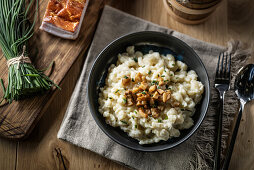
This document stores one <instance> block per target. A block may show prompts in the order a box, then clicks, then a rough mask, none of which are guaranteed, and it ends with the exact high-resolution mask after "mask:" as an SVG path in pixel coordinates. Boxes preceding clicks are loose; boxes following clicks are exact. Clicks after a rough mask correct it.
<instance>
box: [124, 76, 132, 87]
mask: <svg viewBox="0 0 254 170" xmlns="http://www.w3.org/2000/svg"><path fill="white" fill-rule="evenodd" d="M130 82H131V79H130V78H129V77H127V78H123V79H122V84H123V85H124V86H126V85H128V84H129V83H130Z"/></svg>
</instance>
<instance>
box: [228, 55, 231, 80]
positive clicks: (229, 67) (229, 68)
mask: <svg viewBox="0 0 254 170" xmlns="http://www.w3.org/2000/svg"><path fill="white" fill-rule="evenodd" d="M230 72H231V54H229V61H228V72H227V76H228V77H229V78H230Z"/></svg>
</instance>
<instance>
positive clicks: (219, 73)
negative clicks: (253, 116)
mask: <svg viewBox="0 0 254 170" xmlns="http://www.w3.org/2000/svg"><path fill="white" fill-rule="evenodd" d="M230 65H231V54H228V53H225V54H224V53H221V54H220V55H219V58H218V63H217V69H216V76H215V88H216V89H217V90H218V92H219V94H220V103H219V113H218V115H217V116H218V124H217V128H218V129H217V134H216V137H217V138H216V148H215V156H214V166H213V169H214V170H219V169H220V156H221V136H222V116H223V105H224V95H225V92H226V91H227V90H229V84H230V77H231V76H230Z"/></svg>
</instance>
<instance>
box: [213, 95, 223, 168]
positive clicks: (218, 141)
mask: <svg viewBox="0 0 254 170" xmlns="http://www.w3.org/2000/svg"><path fill="white" fill-rule="evenodd" d="M224 94H225V92H220V104H219V114H218V119H217V120H218V122H217V134H216V147H215V155H214V165H213V170H219V169H220V155H221V136H222V116H223V104H224Z"/></svg>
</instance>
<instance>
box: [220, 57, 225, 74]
mask: <svg viewBox="0 0 254 170" xmlns="http://www.w3.org/2000/svg"><path fill="white" fill-rule="evenodd" d="M223 63H224V53H222V59H221V66H220V67H221V70H220V77H223V68H224V67H223V66H224V64H223Z"/></svg>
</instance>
